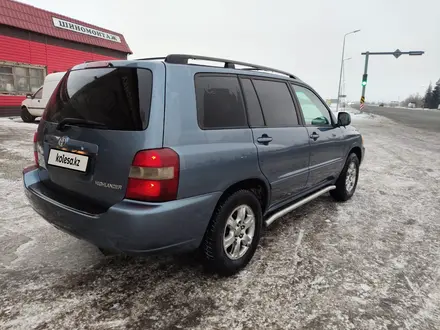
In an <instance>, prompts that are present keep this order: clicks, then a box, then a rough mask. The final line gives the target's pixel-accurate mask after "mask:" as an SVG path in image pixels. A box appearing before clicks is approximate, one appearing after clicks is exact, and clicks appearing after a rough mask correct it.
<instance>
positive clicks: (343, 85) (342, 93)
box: [339, 57, 351, 109]
mask: <svg viewBox="0 0 440 330" xmlns="http://www.w3.org/2000/svg"><path fill="white" fill-rule="evenodd" d="M349 60H351V57H347V58H344V65H343V66H342V84H341V88H340V91H339V94H340V95H341V98H342V99H344V98H345V62H347V61H349ZM342 107H343V108H344V109H345V102H343V103H342Z"/></svg>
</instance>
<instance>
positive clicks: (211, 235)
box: [201, 190, 263, 276]
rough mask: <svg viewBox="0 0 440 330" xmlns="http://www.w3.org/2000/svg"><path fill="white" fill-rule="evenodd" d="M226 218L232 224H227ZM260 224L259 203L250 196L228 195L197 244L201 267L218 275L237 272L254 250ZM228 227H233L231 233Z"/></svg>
mask: <svg viewBox="0 0 440 330" xmlns="http://www.w3.org/2000/svg"><path fill="white" fill-rule="evenodd" d="M243 210H244V211H243ZM239 212H240V213H239ZM252 213H253V221H254V222H253V224H252V223H251V218H252ZM243 215H244V217H243ZM240 216H241V217H240ZM229 218H232V220H234V221H232V220H231V221H228V219H229ZM241 218H244V219H243V220H241ZM240 224H241V225H240ZM262 224H263V216H262V211H261V204H260V201H259V200H258V198H257V196H256V195H255V194H254V193H252V192H251V191H249V190H239V191H237V192H235V193H233V194H232V195H230V196H229V197H228V198H227V199H226V200H225V201H224V202H222V203H221V204H220V205H218V206H217V208H216V210H215V211H214V214H213V216H212V218H211V221H210V223H209V225H208V229H207V230H206V233H205V237H204V239H203V242H202V245H201V251H202V256H203V259H204V264H205V267H206V268H207V269H208V270H209V271H213V272H215V273H217V274H219V275H222V276H231V275H234V274H236V273H237V272H239V271H240V270H241V269H242V268H244V267H245V266H246V265H247V264H248V263H249V261H250V260H251V259H252V257H253V255H254V253H255V250H256V249H257V246H258V242H259V241H260V235H261V228H262ZM238 225H240V226H238ZM232 226H235V230H233V229H232ZM226 238H228V239H227V241H226ZM249 239H250V241H249ZM231 241H233V242H232V243H231ZM229 243H230V245H227V244H229ZM225 246H226V248H225ZM234 248H236V249H234Z"/></svg>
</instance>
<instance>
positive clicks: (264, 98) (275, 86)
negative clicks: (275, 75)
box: [253, 79, 298, 127]
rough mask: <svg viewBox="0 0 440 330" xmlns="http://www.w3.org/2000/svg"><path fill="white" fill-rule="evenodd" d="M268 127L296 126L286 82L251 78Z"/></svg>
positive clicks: (291, 100) (296, 120)
mask: <svg viewBox="0 0 440 330" xmlns="http://www.w3.org/2000/svg"><path fill="white" fill-rule="evenodd" d="M253 83H254V86H255V90H256V91H257V94H258V98H259V99H260V103H261V107H262V108H263V113H264V119H265V120H266V125H267V126H268V127H289V126H298V116H297V115H296V110H295V105H294V103H293V99H292V95H291V94H290V91H289V88H288V87H287V84H286V83H284V82H278V81H270V80H257V79H255V80H253Z"/></svg>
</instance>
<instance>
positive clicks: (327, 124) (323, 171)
mask: <svg viewBox="0 0 440 330" xmlns="http://www.w3.org/2000/svg"><path fill="white" fill-rule="evenodd" d="M292 87H293V89H294V91H295V94H296V96H297V98H298V101H299V104H300V105H301V112H302V115H303V117H304V122H305V125H306V128H307V132H308V135H309V141H310V165H309V166H310V175H309V180H308V183H307V186H308V187H313V186H316V185H320V184H322V183H325V182H326V181H332V180H334V179H335V178H336V177H337V176H338V175H339V172H340V170H341V169H342V166H343V164H344V159H343V157H344V145H343V132H342V130H341V128H340V127H338V126H337V125H336V123H335V121H334V117H333V116H331V114H330V110H329V109H328V108H327V107H326V106H325V104H324V102H323V101H322V100H321V99H320V98H319V97H318V96H317V94H315V93H314V92H313V91H312V90H311V89H308V88H306V87H305V86H300V85H296V84H292Z"/></svg>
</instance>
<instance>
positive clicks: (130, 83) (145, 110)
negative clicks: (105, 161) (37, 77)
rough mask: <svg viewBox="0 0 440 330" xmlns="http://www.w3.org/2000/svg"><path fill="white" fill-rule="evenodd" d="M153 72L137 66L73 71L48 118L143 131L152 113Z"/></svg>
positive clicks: (53, 100)
mask: <svg viewBox="0 0 440 330" xmlns="http://www.w3.org/2000/svg"><path fill="white" fill-rule="evenodd" d="M151 88H152V73H151V71H149V70H146V69H136V68H97V69H85V70H76V71H71V72H69V73H67V74H66V76H65V77H64V78H63V79H62V80H61V82H60V85H59V86H58V88H57V90H56V91H55V92H54V95H53V97H52V98H51V100H50V102H49V103H48V105H47V117H46V120H48V121H51V122H56V123H57V122H60V121H61V120H63V119H65V118H80V119H85V120H90V121H95V122H99V123H103V124H104V125H105V126H106V128H107V129H112V130H130V131H131V130H143V129H145V128H146V127H147V126H148V119H149V116H150V103H151Z"/></svg>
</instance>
